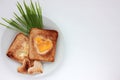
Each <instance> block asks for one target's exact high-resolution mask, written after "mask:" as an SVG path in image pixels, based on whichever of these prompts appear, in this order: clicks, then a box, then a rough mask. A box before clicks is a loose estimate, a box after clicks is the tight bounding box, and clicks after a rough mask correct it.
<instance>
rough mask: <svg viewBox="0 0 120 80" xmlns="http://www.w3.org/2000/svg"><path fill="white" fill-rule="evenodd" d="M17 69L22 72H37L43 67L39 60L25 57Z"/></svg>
mask: <svg viewBox="0 0 120 80" xmlns="http://www.w3.org/2000/svg"><path fill="white" fill-rule="evenodd" d="M17 71H18V72H19V73H23V74H37V73H42V72H43V68H42V64H41V62H40V61H31V60H29V59H28V58H25V59H24V60H23V62H22V65H21V66H19V67H18V69H17Z"/></svg>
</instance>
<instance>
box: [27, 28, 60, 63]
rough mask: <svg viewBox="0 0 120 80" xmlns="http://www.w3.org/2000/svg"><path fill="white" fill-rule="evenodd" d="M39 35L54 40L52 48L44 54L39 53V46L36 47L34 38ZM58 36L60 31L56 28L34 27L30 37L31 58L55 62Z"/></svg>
mask: <svg viewBox="0 0 120 80" xmlns="http://www.w3.org/2000/svg"><path fill="white" fill-rule="evenodd" d="M37 36H41V37H43V38H45V39H49V40H51V41H52V44H53V46H52V48H51V49H50V50H49V51H47V52H46V53H45V54H44V55H42V54H39V53H38V51H37V48H36V47H35V41H34V39H35V38H36V37H37ZM57 38H58V32H57V31H55V30H42V29H37V28H32V30H31V31H30V37H29V47H30V48H29V58H30V59H32V60H40V61H47V62H53V61H54V57H55V51H56V42H57Z"/></svg>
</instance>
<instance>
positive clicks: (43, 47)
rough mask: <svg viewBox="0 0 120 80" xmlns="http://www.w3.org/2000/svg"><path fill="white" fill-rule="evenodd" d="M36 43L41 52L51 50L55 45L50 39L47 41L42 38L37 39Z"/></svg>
mask: <svg viewBox="0 0 120 80" xmlns="http://www.w3.org/2000/svg"><path fill="white" fill-rule="evenodd" d="M35 42H36V46H37V48H38V50H39V52H44V51H47V50H50V49H51V48H52V45H53V44H52V41H51V40H50V39H45V38H42V37H40V36H38V37H36V38H35Z"/></svg>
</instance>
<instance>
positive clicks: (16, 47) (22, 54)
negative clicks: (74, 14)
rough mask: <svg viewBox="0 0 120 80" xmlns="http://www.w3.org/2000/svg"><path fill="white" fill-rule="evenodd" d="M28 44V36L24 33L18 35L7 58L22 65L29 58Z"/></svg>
mask: <svg viewBox="0 0 120 80" xmlns="http://www.w3.org/2000/svg"><path fill="white" fill-rule="evenodd" d="M28 43H29V40H28V37H27V36H25V35H24V34H22V33H19V34H17V35H16V37H15V39H14V40H13V42H12V44H11V45H10V47H9V49H8V51H7V56H8V57H9V58H11V59H14V60H15V61H18V62H20V63H22V62H23V60H24V59H25V58H28V47H29V46H28Z"/></svg>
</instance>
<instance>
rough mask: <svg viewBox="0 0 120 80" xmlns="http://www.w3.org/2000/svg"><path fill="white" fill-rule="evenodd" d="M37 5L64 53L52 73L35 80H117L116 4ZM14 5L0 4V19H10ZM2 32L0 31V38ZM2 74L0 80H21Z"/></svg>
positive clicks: (93, 0) (10, 1)
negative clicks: (58, 36)
mask: <svg viewBox="0 0 120 80" xmlns="http://www.w3.org/2000/svg"><path fill="white" fill-rule="evenodd" d="M18 1H21V0H18ZM33 1H34V0H33ZM39 2H40V4H41V7H42V11H43V15H44V16H46V17H48V18H50V19H51V20H52V21H53V22H55V23H56V24H57V25H58V27H59V28H60V29H61V32H62V33H63V36H64V39H65V40H64V42H65V50H66V51H65V53H64V60H63V61H64V62H62V64H61V66H59V68H58V69H57V70H56V71H55V72H53V73H51V74H50V75H48V76H46V77H44V78H42V79H40V78H39V79H35V80H120V0H39ZM15 4H16V0H0V17H10V16H11V15H12V13H13V11H14V8H13V7H15ZM8 15H9V16H8ZM4 29H5V28H3V27H0V36H1V35H3V34H2V33H3V31H4ZM0 38H1V37H0ZM0 40H1V39H0ZM1 54H2V53H1ZM0 57H2V56H0ZM0 62H2V61H0ZM2 64H4V63H0V65H2ZM4 73H7V71H6V70H4V71H3V75H0V79H1V80H5V79H6V80H7V79H9V80H13V79H16V80H21V79H20V78H17V76H16V75H13V74H10V75H9V76H8V75H5V74H4ZM22 80H25V79H24V78H22Z"/></svg>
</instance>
